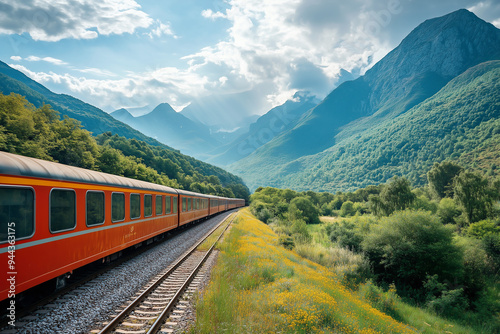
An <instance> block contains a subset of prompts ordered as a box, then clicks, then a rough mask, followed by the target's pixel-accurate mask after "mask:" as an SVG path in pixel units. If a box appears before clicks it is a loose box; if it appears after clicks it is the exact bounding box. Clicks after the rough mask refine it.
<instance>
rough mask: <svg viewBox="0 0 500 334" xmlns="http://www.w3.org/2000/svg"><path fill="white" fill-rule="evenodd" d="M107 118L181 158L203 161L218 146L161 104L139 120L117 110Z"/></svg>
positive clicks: (199, 126)
mask: <svg viewBox="0 0 500 334" xmlns="http://www.w3.org/2000/svg"><path fill="white" fill-rule="evenodd" d="M111 116H113V117H115V118H116V119H117V120H120V121H122V122H124V123H126V124H128V125H130V126H131V127H133V128H134V129H137V130H139V131H141V132H142V133H144V134H146V135H148V136H151V137H153V138H155V139H157V140H158V141H160V142H162V143H165V144H168V145H169V146H172V147H175V148H177V149H179V150H181V152H183V153H184V154H187V155H193V156H196V157H198V158H203V157H205V155H206V154H207V152H208V151H209V150H213V149H214V148H215V147H216V146H217V145H218V144H219V143H218V142H217V141H216V140H214V138H213V137H212V136H211V135H210V131H209V129H208V127H206V126H204V125H202V124H200V123H197V122H193V121H191V120H190V119H189V118H187V117H185V116H184V115H182V114H181V113H178V112H176V111H175V110H174V109H173V108H172V107H171V106H170V105H169V104H168V103H161V104H159V105H158V106H157V107H156V108H154V109H153V111H151V112H150V113H148V114H145V115H142V116H139V117H134V116H132V115H131V114H130V113H129V112H128V111H127V110H126V109H118V110H116V111H114V112H112V113H111Z"/></svg>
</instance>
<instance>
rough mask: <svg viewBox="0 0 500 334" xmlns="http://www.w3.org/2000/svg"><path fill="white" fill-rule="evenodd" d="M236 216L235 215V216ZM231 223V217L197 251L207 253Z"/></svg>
mask: <svg viewBox="0 0 500 334" xmlns="http://www.w3.org/2000/svg"><path fill="white" fill-rule="evenodd" d="M233 215H234V214H233ZM230 222H231V216H229V217H227V219H226V221H225V222H224V223H222V224H221V225H220V226H219V227H218V228H217V229H216V230H215V231H214V233H212V234H211V235H210V236H209V237H208V238H206V239H205V241H203V242H202V244H201V245H199V246H198V248H196V250H198V251H200V252H206V251H208V250H209V249H210V247H212V245H213V244H214V242H215V240H217V238H218V237H219V236H220V235H221V233H222V231H224V229H225V228H226V226H227V225H228V224H229V223H230Z"/></svg>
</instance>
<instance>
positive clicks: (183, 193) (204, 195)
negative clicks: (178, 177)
mask: <svg viewBox="0 0 500 334" xmlns="http://www.w3.org/2000/svg"><path fill="white" fill-rule="evenodd" d="M177 192H178V193H179V194H181V195H186V196H198V197H206V198H212V197H215V196H212V195H206V194H200V193H195V192H193V191H188V190H182V189H177Z"/></svg>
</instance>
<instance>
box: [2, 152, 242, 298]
mask: <svg viewBox="0 0 500 334" xmlns="http://www.w3.org/2000/svg"><path fill="white" fill-rule="evenodd" d="M244 205H245V201H244V200H242V199H231V198H223V197H217V196H210V195H203V194H198V193H194V192H189V191H184V190H177V189H173V188H169V187H165V186H161V185H157V184H153V183H149V182H144V181H138V180H134V179H129V178H125V177H121V176H116V175H110V174H106V173H101V172H96V171H91V170H86V169H82V168H77V167H71V166H67V165H62V164H58V163H54V162H49V161H44V160H39V159H34V158H28V157H24V156H19V155H15V154H10V153H5V152H0V268H1V272H2V277H1V284H0V287H1V288H0V289H1V291H0V301H2V300H5V299H6V298H9V297H10V295H11V294H12V293H15V294H18V293H20V292H22V291H25V290H27V289H29V288H31V287H34V286H37V285H39V284H41V283H44V282H46V281H49V280H52V279H56V280H57V279H58V278H61V277H64V276H65V275H67V273H71V272H72V271H73V270H75V269H76V268H79V267H81V266H83V265H86V264H88V263H91V262H93V261H96V260H100V259H104V258H106V257H108V256H112V255H114V254H117V253H119V252H120V251H122V250H123V249H125V248H127V247H130V246H133V245H137V244H139V243H142V242H145V241H149V240H152V239H153V238H154V237H155V236H158V235H160V234H162V233H164V232H167V231H169V230H172V229H175V228H177V227H179V226H181V225H185V224H187V223H190V222H193V221H196V220H200V219H203V218H207V217H209V216H212V215H214V214H216V213H218V212H222V211H226V210H229V209H232V208H237V207H241V206H244ZM13 246H15V247H13Z"/></svg>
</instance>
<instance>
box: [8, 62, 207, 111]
mask: <svg viewBox="0 0 500 334" xmlns="http://www.w3.org/2000/svg"><path fill="white" fill-rule="evenodd" d="M9 66H11V67H13V68H15V69H17V70H18V71H21V72H23V73H24V74H26V75H27V76H29V77H30V78H31V79H33V80H35V81H37V82H39V83H42V84H44V85H47V86H54V85H55V86H60V87H67V89H69V90H70V91H71V93H72V95H75V96H76V97H78V98H83V99H84V100H85V102H88V103H90V104H93V105H95V106H99V107H102V108H108V109H110V110H111V109H118V108H121V107H130V106H137V105H146V104H151V105H155V104H158V103H161V102H168V103H170V104H171V105H172V107H173V108H174V109H176V110H181V109H182V108H183V107H185V106H186V105H187V104H189V102H190V101H191V99H192V98H193V97H196V96H197V95H198V94H200V93H201V94H203V93H206V87H209V83H208V81H207V79H206V78H204V77H200V76H199V75H197V74H196V73H191V72H189V71H181V70H179V69H176V68H172V67H167V68H160V69H155V70H151V71H148V72H144V73H136V74H133V73H131V74H129V75H128V76H126V77H123V78H120V79H89V78H86V77H77V76H74V75H71V74H69V73H65V74H58V73H54V72H48V73H47V72H34V71H31V70H29V69H28V68H26V67H25V66H22V65H18V64H9ZM78 71H80V72H84V73H92V74H100V75H107V76H114V74H113V73H111V72H108V71H102V70H99V69H93V68H90V69H83V70H78Z"/></svg>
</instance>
